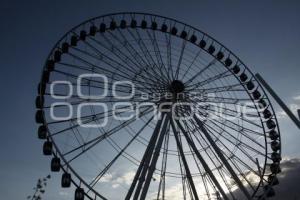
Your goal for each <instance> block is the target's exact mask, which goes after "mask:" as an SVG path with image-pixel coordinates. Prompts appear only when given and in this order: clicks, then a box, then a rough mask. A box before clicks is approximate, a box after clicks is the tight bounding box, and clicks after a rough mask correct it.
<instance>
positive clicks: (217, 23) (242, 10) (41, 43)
mask: <svg viewBox="0 0 300 200" xmlns="http://www.w3.org/2000/svg"><path fill="white" fill-rule="evenodd" d="M299 10H300V3H299V2H297V1H289V2H288V3H287V2H284V1H263V2H261V1H251V2H249V1H247V2H246V1H177V0H173V1H162V0H160V1H154V0H152V1H141V0H140V1H126V0H124V1H113V0H110V1H101V0H100V1H92V0H90V1H56V0H53V1H46V0H40V1H8V0H4V1H1V3H0V21H1V34H0V36H1V37H0V41H1V47H0V51H1V56H0V61H1V73H0V76H1V78H0V81H1V84H0V87H1V91H2V94H1V97H2V98H1V99H0V106H1V113H2V115H1V142H0V143H1V145H0V148H1V151H0V152H1V153H0V154H1V155H0V163H1V164H0V185H1V187H0V193H1V196H2V198H3V199H25V198H26V196H27V195H28V194H30V193H31V189H32V187H33V186H34V184H35V181H36V179H37V178H39V177H41V176H45V175H47V174H48V173H49V162H50V159H49V158H46V157H44V156H42V153H41V150H42V143H41V142H40V141H39V140H38V139H37V138H36V128H37V126H36V124H35V121H34V113H35V108H34V99H35V96H36V86H37V83H38V80H39V76H40V71H41V68H42V64H43V62H44V60H45V59H46V56H47V54H48V53H49V51H50V49H51V48H52V46H53V45H54V43H55V42H56V41H57V40H58V39H59V38H60V37H61V35H63V34H64V33H65V32H66V31H68V30H69V29H70V28H72V27H73V26H75V25H77V24H78V23H80V22H82V21H84V20H86V19H88V18H91V17H95V16H98V15H102V14H106V13H111V12H119V11H140V12H148V13H156V14H160V15H165V16H168V17H173V18H176V19H179V20H181V21H184V22H187V23H188V24H191V25H193V26H195V27H197V28H199V29H201V30H203V31H205V32H206V33H208V34H210V35H211V36H213V37H215V38H216V39H217V40H219V41H221V42H222V43H223V44H224V45H225V46H227V47H228V48H229V49H230V50H232V51H233V52H235V53H236V54H237V55H238V56H239V57H240V58H241V59H242V60H243V61H244V62H245V63H246V65H248V66H249V67H250V69H251V70H252V71H253V72H259V73H261V75H262V76H263V77H264V78H265V79H266V80H267V81H268V82H269V83H270V84H271V85H272V87H273V88H274V89H275V91H277V92H278V94H279V95H280V97H281V98H282V99H283V100H284V101H285V102H286V103H287V104H288V105H291V104H294V105H300V87H299V77H300V67H299V66H300V59H299V46H300V37H299V35H300V27H299V20H300V13H299ZM275 107H277V105H276V106H275ZM277 108H278V107H277ZM277 111H278V112H280V109H277ZM280 125H281V134H282V140H283V154H284V156H285V157H300V151H299V141H300V131H299V130H297V129H296V127H295V126H294V124H292V122H291V121H290V120H288V119H286V117H282V118H281V119H280ZM69 191H71V190H62V189H61V188H60V180H59V175H54V179H52V180H51V182H50V185H49V186H48V189H47V193H46V195H45V198H44V199H49V200H51V199H72V198H73V197H68V195H67V193H68V192H69ZM71 194H72V192H71Z"/></svg>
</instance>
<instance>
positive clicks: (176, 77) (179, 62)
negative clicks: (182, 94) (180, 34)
mask: <svg viewBox="0 0 300 200" xmlns="http://www.w3.org/2000/svg"><path fill="white" fill-rule="evenodd" d="M186 44H187V41H186V40H183V41H182V45H181V50H180V56H179V59H178V63H177V68H176V72H175V79H178V75H179V71H180V66H181V62H182V58H183V54H184V50H185V46H186Z"/></svg>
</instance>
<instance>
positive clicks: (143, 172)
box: [125, 115, 165, 200]
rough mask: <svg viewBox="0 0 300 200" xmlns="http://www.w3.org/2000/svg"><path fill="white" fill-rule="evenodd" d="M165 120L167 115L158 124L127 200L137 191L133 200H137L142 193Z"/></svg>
mask: <svg viewBox="0 0 300 200" xmlns="http://www.w3.org/2000/svg"><path fill="white" fill-rule="evenodd" d="M163 120H165V115H163V116H162V117H161V118H160V119H159V120H158V122H157V124H156V127H155V129H154V131H153V134H152V136H151V139H150V141H149V143H148V146H147V148H146V150H145V152H144V156H143V158H142V160H141V162H140V165H139V167H138V169H137V171H136V174H135V176H134V179H133V181H132V183H131V186H130V189H129V190H128V192H127V195H126V197H125V200H129V199H131V196H132V194H133V192H134V191H135V194H134V197H133V199H137V198H138V196H139V195H140V192H141V189H142V185H141V184H143V182H144V181H145V176H146V173H147V170H148V169H149V164H150V160H151V157H152V156H153V152H154V147H155V144H156V143H157V140H158V137H159V134H160V129H161V125H162V122H163ZM161 135H162V134H161ZM137 184H138V186H137V188H136V185H137Z"/></svg>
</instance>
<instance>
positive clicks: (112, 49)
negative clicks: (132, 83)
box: [92, 35, 156, 82]
mask: <svg viewBox="0 0 300 200" xmlns="http://www.w3.org/2000/svg"><path fill="white" fill-rule="evenodd" d="M103 37H104V38H106V41H108V43H109V44H110V46H111V47H110V48H109V47H106V49H107V50H108V51H109V52H111V53H113V54H114V55H115V56H117V57H118V58H119V59H120V60H121V61H122V62H123V63H126V64H127V67H126V66H125V67H126V68H130V67H131V65H130V64H129V63H128V60H129V61H130V62H131V63H132V64H133V65H134V66H136V67H137V71H139V73H135V74H136V75H135V76H134V77H136V76H137V75H138V76H140V77H142V78H146V79H149V80H152V82H155V81H154V80H153V79H152V78H155V77H156V76H154V75H153V74H150V73H146V76H147V77H145V76H143V75H141V73H140V72H142V71H145V68H143V69H139V68H140V67H141V66H142V64H141V63H136V62H134V61H133V60H132V59H131V58H130V57H128V56H127V55H126V54H125V53H123V52H122V51H121V50H120V49H119V48H117V47H116V46H114V44H113V43H112V42H111V41H110V39H109V38H107V37H106V36H105V35H103ZM92 40H93V41H95V42H97V43H99V41H98V40H96V39H92ZM127 42H128V41H127ZM100 44H101V43H100ZM126 44H127V43H126ZM125 47H126V46H125ZM121 56H123V57H125V58H121ZM132 57H133V58H135V57H134V56H132ZM145 72H147V71H145Z"/></svg>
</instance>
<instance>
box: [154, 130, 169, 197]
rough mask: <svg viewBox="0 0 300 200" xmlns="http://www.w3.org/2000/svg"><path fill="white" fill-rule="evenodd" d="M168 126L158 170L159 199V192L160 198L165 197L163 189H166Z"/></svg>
mask: <svg viewBox="0 0 300 200" xmlns="http://www.w3.org/2000/svg"><path fill="white" fill-rule="evenodd" d="M169 133H170V128H169V127H168V130H167V134H166V135H165V139H164V144H163V147H164V151H163V153H162V154H163V158H162V161H161V172H160V180H159V185H158V192H157V199H160V194H161V196H162V200H164V199H165V189H166V170H167V161H168V149H169V137H170V134H169Z"/></svg>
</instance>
